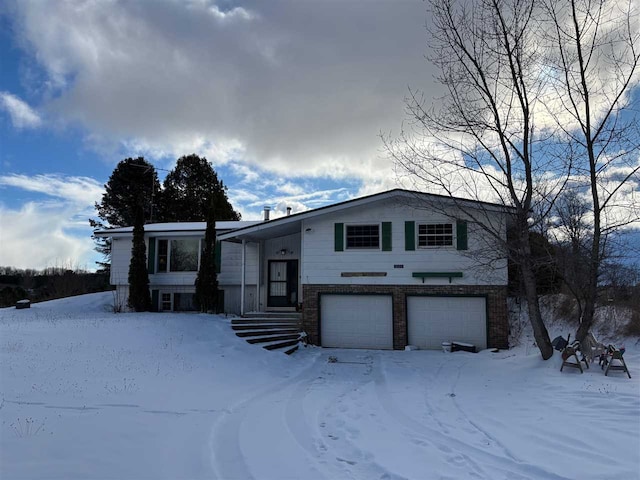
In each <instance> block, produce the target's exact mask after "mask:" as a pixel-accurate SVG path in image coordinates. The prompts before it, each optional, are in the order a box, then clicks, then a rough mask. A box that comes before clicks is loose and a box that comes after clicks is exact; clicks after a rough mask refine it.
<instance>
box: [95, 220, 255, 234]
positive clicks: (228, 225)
mask: <svg viewBox="0 0 640 480" xmlns="http://www.w3.org/2000/svg"><path fill="white" fill-rule="evenodd" d="M256 223H260V221H259V220H239V221H222V222H216V230H234V229H236V228H245V227H250V226H252V225H255V224H256ZM206 228H207V223H206V222H169V223H148V224H146V225H145V226H144V231H145V232H146V233H161V232H204V230H205V229H206ZM132 232H133V227H116V228H104V229H102V230H96V231H95V235H97V236H105V237H108V236H111V235H113V234H124V233H132Z"/></svg>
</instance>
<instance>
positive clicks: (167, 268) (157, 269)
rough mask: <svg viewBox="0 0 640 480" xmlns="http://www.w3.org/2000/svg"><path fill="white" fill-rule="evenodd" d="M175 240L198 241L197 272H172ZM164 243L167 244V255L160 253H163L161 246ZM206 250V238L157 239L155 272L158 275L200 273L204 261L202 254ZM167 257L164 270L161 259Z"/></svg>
mask: <svg viewBox="0 0 640 480" xmlns="http://www.w3.org/2000/svg"><path fill="white" fill-rule="evenodd" d="M173 240H197V241H198V250H197V251H198V259H197V265H196V269H195V270H171V253H172V252H171V250H172V248H171V242H172V241H173ZM162 242H166V245H167V251H166V255H165V254H164V253H163V254H162V255H161V254H160V252H161V251H162V248H161V244H162ZM203 248H204V238H202V237H194V236H184V237H156V251H155V257H156V258H155V272H156V274H162V275H164V274H183V275H184V274H188V273H198V271H199V270H200V262H201V261H202V254H203V251H202V250H203ZM161 256H163V257H166V260H165V262H166V263H165V264H164V268H165V269H164V270H161V269H160V257H161Z"/></svg>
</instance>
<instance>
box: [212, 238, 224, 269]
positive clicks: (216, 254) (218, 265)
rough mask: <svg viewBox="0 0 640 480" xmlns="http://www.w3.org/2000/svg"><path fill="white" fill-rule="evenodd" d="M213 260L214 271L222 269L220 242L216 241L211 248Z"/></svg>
mask: <svg viewBox="0 0 640 480" xmlns="http://www.w3.org/2000/svg"><path fill="white" fill-rule="evenodd" d="M213 255H214V260H213V261H214V262H215V264H216V273H220V272H221V271H222V243H221V242H216V246H215V247H214V249H213Z"/></svg>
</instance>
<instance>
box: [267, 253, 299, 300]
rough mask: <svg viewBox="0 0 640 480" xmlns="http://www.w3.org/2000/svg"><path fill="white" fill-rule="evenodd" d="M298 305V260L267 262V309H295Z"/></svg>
mask: <svg viewBox="0 0 640 480" xmlns="http://www.w3.org/2000/svg"><path fill="white" fill-rule="evenodd" d="M297 303H298V260H269V295H268V298H267V306H268V307H295V306H296V304H297Z"/></svg>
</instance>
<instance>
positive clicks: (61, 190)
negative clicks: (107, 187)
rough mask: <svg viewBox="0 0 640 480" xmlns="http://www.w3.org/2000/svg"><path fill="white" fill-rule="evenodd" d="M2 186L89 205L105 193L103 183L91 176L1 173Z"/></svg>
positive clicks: (0, 182) (0, 183)
mask: <svg viewBox="0 0 640 480" xmlns="http://www.w3.org/2000/svg"><path fill="white" fill-rule="evenodd" d="M0 186H6V187H15V188H20V189H22V190H27V191H29V192H37V193H43V194H45V195H48V196H51V197H55V198H61V199H65V200H67V201H69V202H71V203H74V204H76V205H89V206H93V204H94V203H95V202H97V201H99V200H100V198H101V197H102V194H103V193H104V187H103V185H102V184H101V183H99V182H98V181H96V180H95V179H93V178H89V177H66V176H63V175H56V174H46V175H34V176H27V175H18V174H9V175H0Z"/></svg>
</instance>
